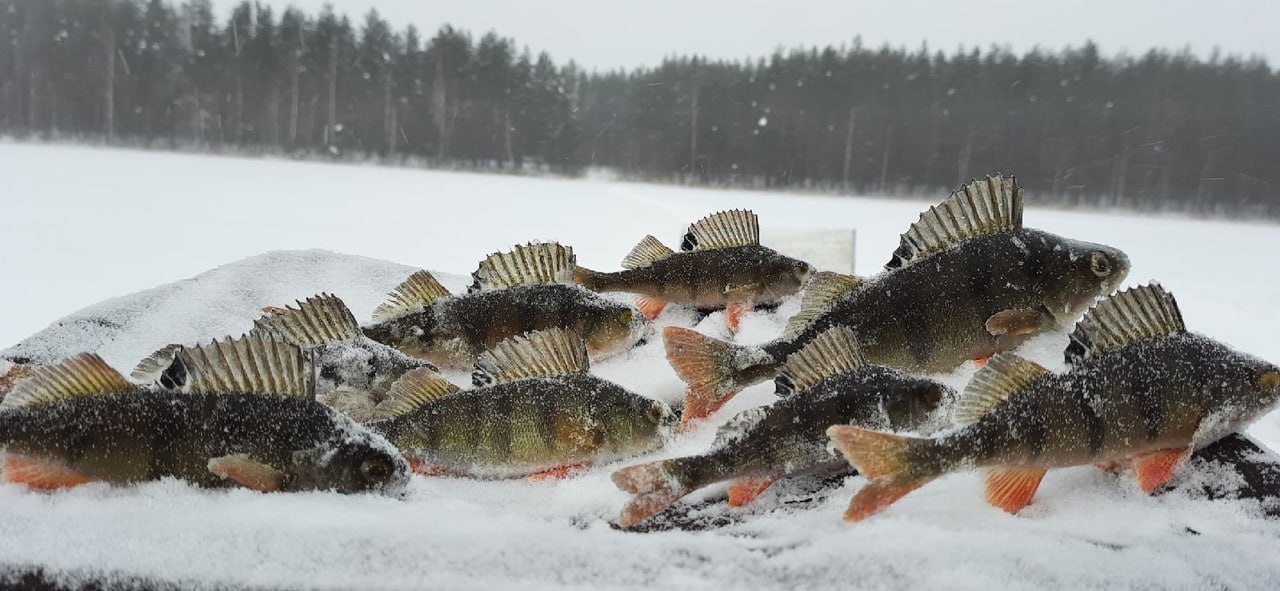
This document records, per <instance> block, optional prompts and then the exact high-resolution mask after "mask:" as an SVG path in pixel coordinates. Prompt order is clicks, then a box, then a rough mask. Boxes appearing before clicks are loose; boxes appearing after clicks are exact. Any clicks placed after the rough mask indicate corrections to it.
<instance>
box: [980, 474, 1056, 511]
mask: <svg viewBox="0 0 1280 591" xmlns="http://www.w3.org/2000/svg"><path fill="white" fill-rule="evenodd" d="M1044 473H1045V469H1044V468H1030V467H1026V466H1003V467H1000V468H994V469H992V470H991V471H990V472H987V502H988V503H991V505H992V506H995V507H999V508H1001V509H1004V510H1005V511H1006V512H1008V513H1017V512H1018V511H1020V510H1022V508H1023V507H1026V506H1027V505H1030V504H1031V498H1032V497H1034V496H1036V489H1037V488H1039V487H1040V480H1041V479H1043V478H1044Z"/></svg>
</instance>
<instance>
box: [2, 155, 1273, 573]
mask: <svg viewBox="0 0 1280 591" xmlns="http://www.w3.org/2000/svg"><path fill="white" fill-rule="evenodd" d="M0 179H3V181H2V183H0V197H2V201H0V281H3V283H2V285H3V286H4V289H2V290H0V309H2V310H5V313H4V317H3V319H0V347H7V346H9V345H13V344H16V343H18V342H19V341H23V340H24V339H27V337H29V336H31V335H32V334H34V333H37V332H39V331H41V329H43V328H45V327H46V326H47V325H49V324H50V323H51V322H55V321H58V323H59V324H58V325H55V326H51V327H49V329H48V330H45V331H43V332H40V334H38V335H36V336H35V337H34V338H31V339H27V340H25V341H24V342H23V344H22V345H21V346H19V347H17V348H15V349H11V350H9V351H8V353H9V354H17V353H22V354H29V355H50V356H56V355H58V354H63V353H69V352H74V351H78V350H81V349H88V350H96V351H99V352H101V353H102V354H103V355H104V356H105V357H106V358H107V360H108V361H110V362H111V363H113V364H115V365H116V366H117V367H119V368H121V369H123V370H128V369H129V368H131V367H132V365H133V363H134V362H136V361H137V360H138V359H139V358H141V357H142V356H143V355H145V354H147V353H149V352H150V351H151V350H152V349H154V348H156V347H158V346H159V345H163V344H166V343H168V342H175V341H177V342H191V341H195V340H203V339H208V338H211V337H214V336H221V335H224V334H239V333H241V332H244V331H246V330H248V328H249V327H250V326H251V324H252V320H253V318H254V317H255V316H256V314H257V310H258V309H259V308H260V307H261V306H263V305H268V304H270V305H283V304H287V303H291V302H292V300H293V299H296V298H302V297H305V296H308V295H312V294H313V293H315V292H318V291H321V290H326V291H331V292H334V293H336V294H338V295H340V296H342V297H343V298H344V299H345V300H346V301H347V303H348V304H349V305H350V306H351V307H352V309H353V310H354V311H355V313H356V315H357V317H359V318H363V319H367V318H368V316H369V313H370V311H371V310H372V309H373V307H374V306H375V305H377V304H378V303H379V302H380V300H381V298H382V295H383V294H385V293H386V291H388V290H389V289H390V288H391V287H392V286H394V285H395V284H396V283H397V282H398V281H399V280H400V279H402V278H403V277H404V276H406V275H407V274H408V273H409V272H410V271H411V270H412V269H414V268H427V269H432V270H438V271H443V272H445V273H446V275H445V277H444V279H445V284H446V285H447V286H449V287H450V288H453V289H457V288H459V287H461V285H462V283H463V280H462V276H463V275H465V274H466V273H469V272H470V271H471V270H472V269H473V268H474V265H475V262H476V261H477V260H478V259H479V258H481V257H482V256H483V255H485V254H487V253H489V252H492V251H495V250H502V249H505V248H507V247H509V246H510V245H511V244H513V243H517V242H525V241H528V240H531V239H555V240H559V241H561V242H564V243H566V244H571V245H573V246H574V247H575V249H576V251H577V253H578V256H579V260H580V262H581V263H582V264H583V265H585V266H591V267H598V268H606V269H612V268H617V262H618V261H619V260H620V259H621V258H622V256H623V255H624V254H626V252H627V251H628V250H629V249H630V247H631V246H632V245H633V244H634V243H635V242H636V241H638V240H639V239H640V238H641V237H642V236H643V235H645V234H647V233H652V234H654V235H655V236H658V237H659V238H661V239H663V240H665V241H668V242H675V241H676V239H677V238H678V235H679V232H680V231H681V230H682V229H683V227H684V225H686V224H687V223H688V222H690V221H693V220H695V219H697V218H700V217H702V216H703V215H706V214H707V213H710V212H713V211H716V210H720V209H728V208H741V207H747V208H751V209H754V210H755V211H756V212H757V213H759V214H760V219H761V224H762V225H763V226H765V234H766V236H768V235H769V233H770V232H775V233H776V234H775V235H782V234H787V233H790V234H791V235H803V234H807V233H810V232H814V234H813V235H815V236H816V235H818V234H817V232H818V231H821V232H822V233H823V235H831V236H835V235H838V234H840V233H841V232H845V231H846V230H848V229H850V228H853V229H856V230H857V260H856V263H857V265H856V266H857V269H858V270H859V271H860V272H862V273H870V272H874V271H875V270H876V269H878V268H879V267H880V265H882V264H883V263H884V262H885V261H886V260H887V259H888V256H889V253H890V252H891V251H892V250H893V248H894V247H895V246H896V244H897V235H898V234H899V233H900V232H902V230H904V229H905V228H906V227H907V225H908V224H910V223H911V222H912V221H914V220H915V219H916V217H917V216H918V215H919V212H920V211H921V210H922V209H923V208H924V207H927V205H928V203H926V202H918V201H917V202H913V201H900V200H888V199H873V198H858V199H848V198H833V197H802V196H794V195H777V194H768V193H761V192H741V191H718V190H695V189H684V188H674V187H659V186H650V185H640V184H624V183H609V182H597V181H564V180H551V179H527V178H517V177H499V176H484V175H472V174H458V173H442V172H423V171H415V170H403V169H385V168H373V167H361V166H339V165H324V164H303V163H293V162H282V161H276V160H246V159H234V158H221V157H200V156H184V155H168V154H153V153H142V152H130V151H116V150H99V149H88V148H70V147H53V146H32V145H21V144H0ZM941 197H942V196H941V195H940V196H939V198H941ZM1028 202H1029V203H1030V204H1031V206H1030V208H1029V209H1028V211H1027V213H1026V215H1025V220H1026V223H1027V225H1028V226H1033V227H1037V228H1041V229H1045V230H1048V231H1052V232H1057V233H1060V234H1063V235H1067V236H1071V237H1076V238H1080V239H1085V240H1092V241H1097V242H1105V243H1108V244H1111V245H1114V246H1117V247H1119V248H1122V249H1124V250H1125V251H1126V252H1127V253H1128V254H1129V256H1130V258H1131V260H1132V261H1133V271H1132V272H1131V274H1130V278H1129V281H1128V282H1127V283H1128V284H1129V285H1134V284H1137V283H1141V282H1145V281H1147V280H1149V279H1159V280H1160V281H1161V282H1162V283H1163V284H1164V285H1165V286H1166V287H1167V288H1168V289H1170V290H1171V291H1172V292H1173V293H1174V294H1175V295H1176V296H1177V297H1178V299H1179V303H1180V304H1181V306H1182V310H1183V313H1184V316H1185V317H1186V320H1187V323H1188V325H1189V326H1190V327H1191V328H1192V329H1193V330H1196V331H1199V332H1203V333H1206V334H1209V335H1212V336H1215V337H1217V338H1219V339H1221V340H1223V341H1225V342H1227V343H1230V344H1232V345H1234V346H1236V347H1238V348H1240V349H1242V350H1244V351H1247V352H1250V353H1253V354H1255V355H1258V356H1261V357H1264V358H1267V359H1270V360H1273V361H1276V360H1280V339H1277V338H1276V336H1275V335H1276V334H1277V330H1276V327H1277V326H1280V306H1276V305H1274V304H1273V302H1275V301H1276V299H1277V296H1280V279H1277V278H1276V277H1274V265H1271V264H1268V263H1267V262H1266V260H1265V258H1264V257H1266V256H1268V255H1269V254H1271V253H1275V252H1280V228H1277V227H1276V226H1273V225H1263V224H1247V223H1226V222H1207V221H1197V220H1189V219H1178V218H1167V217H1143V216H1136V215H1121V214H1110V213H1083V212H1067V211H1057V210H1053V209H1046V208H1039V207H1036V206H1035V197H1034V195H1033V196H1030V197H1029V199H1028ZM312 249H321V250H312ZM281 250H283V251H282V252H276V251H281ZM338 253H349V254H338ZM353 255H355V256H353ZM366 257H367V258H366ZM241 259H244V260H241ZM228 263H230V264H228ZM220 265H222V266H221V267H220V268H217V269H214V270H212V271H209V269H211V268H214V267H219V266H220ZM180 280H181V281H180ZM175 281H177V283H172V282H175ZM157 286H160V287H157ZM134 292H141V293H134ZM126 294H133V295H126ZM121 296H124V297H121ZM104 300H105V301H104ZM96 302H100V303H96ZM86 307H87V308H86ZM81 308H85V309H83V310H80V311H79V312H77V310H79V309H81ZM795 309H796V302H795V301H790V302H788V303H786V304H784V305H783V306H782V307H781V308H780V309H779V310H778V312H777V313H776V314H753V315H750V316H748V317H747V318H746V319H745V320H744V330H743V332H742V333H741V334H740V335H739V340H741V341H747V342H752V341H764V340H767V339H769V338H772V337H773V336H775V335H776V334H777V333H778V332H779V331H780V329H781V326H782V324H783V323H784V321H785V318H786V316H787V315H789V314H791V313H794V311H795ZM73 312H74V313H73ZM68 315H70V316H68ZM64 316H67V318H65V319H63V320H61V321H59V320H58V319H59V318H61V317H64ZM692 320H693V318H692V316H691V315H689V314H687V313H682V312H680V311H671V312H668V313H667V314H666V315H664V316H663V317H662V318H661V319H660V323H661V324H672V323H687V322H691V321H692ZM722 327H723V317H722V315H720V314H713V315H711V316H710V317H708V318H707V319H705V320H703V321H702V323H701V324H700V325H698V329H699V330H702V331H703V332H707V333H710V334H718V333H721V331H723V328H722ZM722 336H724V335H722ZM1065 343H1066V337H1065V335H1064V334H1054V335H1047V336H1045V337H1041V338H1038V339H1036V340H1035V341H1033V342H1031V343H1029V344H1028V345H1027V346H1026V347H1025V348H1024V351H1023V352H1024V353H1025V354H1027V355H1028V356H1029V357H1032V358H1034V359H1036V360H1038V361H1041V362H1043V363H1045V364H1047V365H1049V366H1050V367H1058V366H1059V365H1060V358H1061V354H1060V352H1061V350H1062V348H1063V347H1064V346H1065ZM594 370H595V371H596V372H597V373H599V374H600V375H603V376H605V377H608V378H610V379H614V380H616V381H618V382H620V383H622V384H624V385H626V386H628V387H630V388H632V389H633V390H635V391H637V392H640V393H643V394H647V395H650V396H654V397H657V398H662V399H664V400H676V399H678V398H679V397H680V395H681V392H682V386H683V385H682V383H681V382H680V381H679V379H678V378H677V377H676V376H675V374H674V373H673V372H671V370H670V369H669V368H668V367H667V365H666V362H665V360H663V358H662V348H661V343H660V342H657V339H654V340H652V341H651V342H649V343H648V344H646V345H645V346H644V347H641V348H639V349H637V350H635V351H632V352H631V353H629V354H627V355H624V356H621V357H616V358H612V359H607V360H604V361H602V362H600V363H599V364H598V365H597V366H596V367H595V368H594ZM971 372H972V368H969V367H966V368H961V369H960V370H958V371H956V372H954V373H953V374H949V375H947V376H941V377H942V379H944V380H946V381H947V382H948V383H950V384H952V385H953V386H956V387H960V386H962V385H963V383H964V381H965V379H966V378H967V376H968V375H969V374H970V373H971ZM452 377H455V378H457V379H459V380H461V379H462V377H463V376H461V375H458V376H452ZM771 389H772V388H771V386H769V385H761V386H757V387H755V388H752V389H750V390H748V391H747V392H745V393H743V394H742V395H740V396H739V397H738V398H736V399H734V400H733V401H732V402H731V403H730V404H729V406H728V407H727V408H726V410H725V412H722V413H721V414H720V415H718V416H719V417H720V418H722V419H723V418H725V417H727V416H729V415H730V414H732V413H734V412H738V411H740V410H743V409H746V408H749V407H751V406H755V405H759V404H765V403H768V402H769V401H771V400H772V395H771ZM711 431H712V429H710V428H706V429H703V430H701V431H698V432H696V433H694V434H691V435H689V436H687V437H685V438H682V439H680V440H677V441H675V442H673V443H672V444H671V445H670V446H668V448H667V449H664V450H662V451H661V452H659V453H657V454H653V455H652V456H651V458H658V457H668V456H672V455H676V454H683V453H693V452H697V451H699V450H701V449H704V448H705V447H706V445H707V443H708V442H709V441H710V439H711ZM1251 433H1252V434H1253V435H1255V436H1256V437H1258V438H1259V439H1261V440H1262V441H1264V442H1266V443H1268V444H1269V445H1271V446H1273V447H1278V446H1280V413H1277V414H1275V415H1272V416H1268V417H1264V418H1263V419H1262V420H1261V421H1260V422H1259V423H1258V424H1257V425H1255V427H1254V428H1253V429H1252V430H1251ZM614 467H616V466H608V467H599V468H596V469H593V470H591V471H589V472H587V473H586V474H584V475H582V476H580V477H576V478H571V479H568V480H565V481H561V482H539V483H533V482H525V481H503V482H494V481H472V480H464V479H447V478H435V479H426V478H418V479H415V482H414V483H413V485H412V488H411V493H410V495H409V497H408V498H407V499H405V500H392V499H385V498H374V497H343V496H338V495H330V494H318V493H316V494H299V495H260V494H256V493H251V492H248V491H242V490H236V491H204V490H198V489H193V488H190V487H188V486H186V485H184V484H182V483H178V482H159V483H152V484H147V485H142V486H136V487H129V488H112V487H108V486H105V485H98V484H94V485H88V486H84V487H80V488H78V489H75V490H70V491H65V492H59V493H55V494H44V493H34V492H30V491H27V490H25V489H24V488H21V487H17V486H12V485H0V564H3V565H8V566H10V567H12V566H19V567H29V566H37V565H39V566H44V567H46V568H47V569H48V570H49V572H51V573H53V574H55V575H57V576H66V577H101V576H125V577H134V578H142V579H162V580H165V581H170V582H177V583H179V584H181V585H198V584H202V585H210V586H212V585H228V584H238V585H252V586H306V587H327V588H421V587H444V588H459V587H467V588H506V587H512V586H516V585H521V586H527V587H529V588H542V587H565V586H572V587H586V586H592V587H640V586H649V587H656V588H668V587H676V586H679V587H682V588H723V587H729V586H747V587H752V588H756V587H786V588H805V587H835V586H839V587H875V588H921V587H947V588H962V589H963V588H973V589H979V588H981V589H986V588H991V587H993V586H1000V587H1029V586H1037V587H1043V586H1050V587H1052V586H1060V587H1073V588H1080V587H1097V588H1139V587H1141V588H1205V587H1210V588H1273V587H1276V586H1277V585H1278V584H1280V554H1277V553H1276V552H1275V545H1276V544H1277V542H1280V524H1277V523H1275V522H1274V521H1270V520H1263V519H1260V518H1259V517H1258V512H1257V509H1258V508H1257V506H1256V504H1254V503H1251V502H1244V501H1214V502H1210V501H1205V500H1203V499H1200V498H1198V496H1197V495H1195V494H1193V493H1192V492H1191V491H1192V490H1194V489H1196V488H1197V487H1198V486H1199V485H1200V484H1202V483H1203V482H1205V481H1207V480H1213V479H1214V477H1215V476H1218V474H1217V473H1216V472H1215V471H1214V470H1213V469H1211V468H1205V467H1201V468H1202V469H1200V470H1192V471H1191V472H1190V475H1189V476H1184V477H1183V478H1182V480H1181V483H1182V484H1181V486H1179V487H1178V488H1177V489H1176V490H1174V491H1173V492H1171V493H1169V494H1165V495H1161V496H1157V497H1148V496H1146V495H1144V494H1142V493H1141V491H1140V490H1139V488H1138V486H1137V484H1136V482H1134V480H1133V478H1132V477H1131V476H1124V475H1122V476H1119V477H1117V476H1113V475H1109V474H1105V473H1102V472H1099V471H1096V470H1094V469H1092V468H1079V469H1070V470H1061V471H1056V472H1054V473H1052V474H1050V475H1049V476H1048V477H1047V478H1046V479H1045V483H1044V485H1043V486H1042V488H1041V491H1040V494H1039V495H1038V497H1037V500H1036V502H1035V503H1034V504H1033V505H1032V506H1031V507H1029V508H1028V509H1026V510H1025V511H1024V512H1023V513H1022V514H1020V515H1019V516H1017V517H1010V516H1008V515H1005V514H1004V513H1002V512H1000V511H999V510H997V509H993V508H991V507H989V506H987V505H986V504H985V503H984V502H983V500H982V483H981V477H980V475H978V474H967V475H958V476H953V477H949V478H946V479H943V480H942V481H939V482H937V483H935V484H933V485H931V486H929V487H926V488H924V489H922V490H920V491H918V492H916V493H914V494H912V495H911V496H909V497H908V498H906V499H904V500H903V501H902V502H900V503H898V504H897V505H895V506H894V507H893V509H891V510H889V511H887V512H886V513H885V514H883V515H881V516H878V517H876V518H875V519H872V520H869V521H867V522H864V523H860V524H856V525H852V526H851V525H846V524H844V523H842V522H841V521H840V514H841V513H842V511H843V509H844V506H845V504H846V502H847V501H848V499H849V497H850V495H851V494H852V493H853V491H854V490H856V488H857V487H858V486H860V484H861V482H862V481H861V480H860V479H858V478H850V479H847V481H845V482H844V483H842V484H840V485H838V486H837V487H830V488H825V489H821V490H819V491H818V492H816V493H813V492H809V491H811V490H812V489H813V488H816V487H811V486H805V485H804V483H796V484H792V485H788V486H780V487H777V490H771V491H769V492H767V493H765V495H763V496H762V498H761V499H759V501H757V503H756V504H754V506H749V507H745V508H742V509H735V510H729V509H727V508H726V507H725V506H724V504H723V502H715V503H710V504H699V503H700V502H702V501H707V500H714V499H716V498H717V497H719V496H722V495H723V492H724V491H723V488H712V489H708V490H707V491H703V492H700V493H696V494H695V495H693V496H691V497H690V498H689V499H687V501H688V502H689V503H691V504H693V505H692V506H693V507H694V508H693V509H691V510H690V509H688V507H689V505H685V506H683V507H684V510H683V511H678V512H677V515H678V518H679V519H678V521H680V522H681V523H686V524H688V523H693V524H699V525H700V526H701V527H699V528H696V529H697V531H684V530H680V529H673V530H669V531H654V532H648V533H633V532H624V531H619V530H617V529H615V528H613V527H611V526H610V521H611V520H612V519H613V518H614V517H615V516H616V514H617V512H618V511H619V509H620V508H621V506H622V504H623V503H624V502H625V500H626V498H627V496H626V495H625V494H624V493H622V492H620V491H618V490H617V489H615V488H614V486H613V485H612V484H611V483H610V481H609V479H608V474H609V472H610V471H611V469H612V468H614ZM0 570H2V569H0Z"/></svg>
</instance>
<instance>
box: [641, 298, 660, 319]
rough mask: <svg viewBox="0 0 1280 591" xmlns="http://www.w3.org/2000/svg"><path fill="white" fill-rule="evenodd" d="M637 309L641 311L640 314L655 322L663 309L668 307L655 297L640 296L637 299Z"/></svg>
mask: <svg viewBox="0 0 1280 591" xmlns="http://www.w3.org/2000/svg"><path fill="white" fill-rule="evenodd" d="M636 307H637V308H639V309H640V313H642V314H644V317H645V318H648V319H649V320H653V319H654V318H657V317H658V315H659V314H661V313H662V309H663V308H666V307H667V302H666V301H665V300H662V299H660V298H655V297H653V296H640V297H638V298H636Z"/></svg>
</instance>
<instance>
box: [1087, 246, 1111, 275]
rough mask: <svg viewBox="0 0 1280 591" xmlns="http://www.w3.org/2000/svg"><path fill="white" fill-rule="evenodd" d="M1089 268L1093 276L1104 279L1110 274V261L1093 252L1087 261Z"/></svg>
mask: <svg viewBox="0 0 1280 591" xmlns="http://www.w3.org/2000/svg"><path fill="white" fill-rule="evenodd" d="M1089 268H1090V269H1092V270H1093V274H1094V275H1097V276H1098V277H1106V276H1107V275H1110V274H1111V259H1109V258H1107V255H1105V254H1103V253H1100V252H1095V253H1093V257H1092V258H1090V259H1089Z"/></svg>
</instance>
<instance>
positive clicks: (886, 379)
mask: <svg viewBox="0 0 1280 591" xmlns="http://www.w3.org/2000/svg"><path fill="white" fill-rule="evenodd" d="M945 392H946V387H945V386H943V385H941V384H939V383H937V382H934V381H932V380H926V379H921V378H916V377H913V376H910V375H907V374H905V373H903V372H901V371H898V370H894V369H890V368H886V367H880V366H873V365H869V366H865V367H862V368H860V369H858V370H857V371H855V372H851V373H844V374H838V375H833V376H830V377H828V378H826V379H824V380H823V381H821V382H819V383H818V384H815V385H814V386H812V387H811V388H809V389H807V390H805V391H804V392H801V393H798V394H797V395H795V396H792V397H789V398H785V399H782V400H779V401H778V402H776V403H774V404H773V405H771V406H767V407H760V408H755V409H751V410H749V411H746V412H744V413H741V414H739V415H738V416H736V417H734V418H733V419H730V420H729V422H728V423H726V425H725V427H723V428H722V429H721V431H720V432H719V433H718V434H717V437H716V443H715V448H714V449H713V450H712V451H710V452H708V453H706V454H703V455H700V456H692V457H688V458H679V459H676V460H668V462H669V464H668V465H669V468H668V470H669V471H670V473H671V474H673V475H674V476H675V477H676V478H678V479H679V480H680V482H681V483H682V484H684V485H685V486H687V487H688V488H689V489H690V490H693V489H698V488H702V487H704V486H708V485H710V484H712V483H715V482H719V481H723V480H731V479H739V478H744V477H769V478H777V477H785V476H794V475H799V474H806V473H830V472H836V471H839V470H847V469H848V468H849V464H848V462H846V461H844V459H843V458H842V457H840V455H839V454H837V453H834V452H833V451H832V450H831V449H830V441H829V440H828V439H827V435H826V430H827V428H828V427H830V426H831V425H858V426H862V427H865V428H868V429H892V430H895V431H914V430H917V429H920V428H921V427H924V426H925V425H926V424H927V423H928V421H929V420H930V419H931V417H932V416H933V413H934V411H936V410H937V409H938V405H939V403H940V402H941V400H942V398H943V396H944V393H945Z"/></svg>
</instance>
